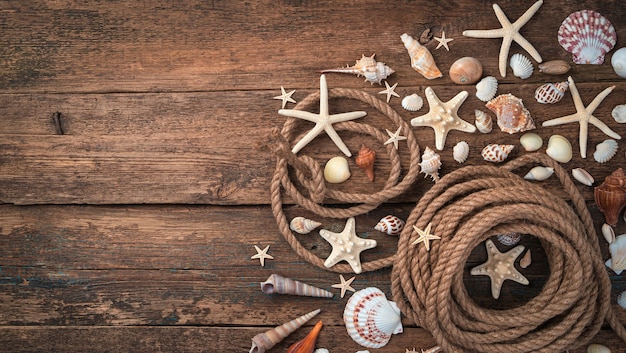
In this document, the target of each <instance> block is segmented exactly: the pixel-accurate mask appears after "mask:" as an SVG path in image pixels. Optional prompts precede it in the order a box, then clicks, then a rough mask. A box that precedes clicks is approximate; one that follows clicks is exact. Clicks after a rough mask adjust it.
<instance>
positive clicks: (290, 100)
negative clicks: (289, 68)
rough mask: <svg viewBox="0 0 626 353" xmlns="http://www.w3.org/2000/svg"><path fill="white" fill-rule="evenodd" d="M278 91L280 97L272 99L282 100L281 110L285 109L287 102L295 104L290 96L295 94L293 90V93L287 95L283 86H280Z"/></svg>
mask: <svg viewBox="0 0 626 353" xmlns="http://www.w3.org/2000/svg"><path fill="white" fill-rule="evenodd" d="M280 91H281V92H282V94H281V95H280V96H276V97H274V99H282V100H283V106H282V108H283V109H284V108H285V105H286V104H287V102H291V103H295V102H296V100H295V99H293V98H291V95H292V94H294V93H295V92H296V90H295V89H294V90H293V91H291V92H289V93H287V92H285V88H284V87H283V86H280Z"/></svg>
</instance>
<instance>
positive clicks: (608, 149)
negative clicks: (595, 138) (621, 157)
mask: <svg viewBox="0 0 626 353" xmlns="http://www.w3.org/2000/svg"><path fill="white" fill-rule="evenodd" d="M616 153H617V141H615V140H613V139H606V140H604V141H602V142H600V143H599V144H597V145H596V151H595V152H593V159H595V160H596V162H598V163H606V162H608V161H609V160H610V159H611V158H613V156H615V154H616Z"/></svg>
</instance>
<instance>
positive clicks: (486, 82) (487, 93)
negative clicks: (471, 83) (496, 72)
mask: <svg viewBox="0 0 626 353" xmlns="http://www.w3.org/2000/svg"><path fill="white" fill-rule="evenodd" d="M497 91H498V80H497V79H496V78H495V77H493V76H487V77H484V78H483V79H482V80H480V82H478V83H477V84H476V97H477V98H478V99H480V100H481V101H483V102H487V101H490V100H491V99H492V98H493V97H495V96H496V92H497Z"/></svg>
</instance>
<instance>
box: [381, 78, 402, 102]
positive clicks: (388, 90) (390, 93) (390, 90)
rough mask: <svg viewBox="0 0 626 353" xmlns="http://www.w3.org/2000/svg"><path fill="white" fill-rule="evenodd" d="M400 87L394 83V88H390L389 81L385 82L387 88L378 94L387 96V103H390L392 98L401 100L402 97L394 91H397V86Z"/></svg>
mask: <svg viewBox="0 0 626 353" xmlns="http://www.w3.org/2000/svg"><path fill="white" fill-rule="evenodd" d="M397 85H398V83H397V82H396V83H394V84H393V86H391V87H389V83H387V81H385V87H387V88H386V89H384V90H382V91H380V92H378V94H386V95H387V103H389V101H390V100H391V96H395V97H398V98H400V95H399V94H397V93H396V91H394V90H395V89H396V86H397Z"/></svg>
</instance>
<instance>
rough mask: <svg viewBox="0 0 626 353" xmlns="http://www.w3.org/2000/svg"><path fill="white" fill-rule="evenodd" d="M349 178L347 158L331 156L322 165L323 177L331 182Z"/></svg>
mask: <svg viewBox="0 0 626 353" xmlns="http://www.w3.org/2000/svg"><path fill="white" fill-rule="evenodd" d="M348 178H350V167H349V166H348V160H347V159H345V158H344V157H342V156H337V157H333V158H331V159H329V160H328V162H326V166H324V179H326V181H327V182H329V183H332V184H338V183H343V182H344V181H346V180H348Z"/></svg>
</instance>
